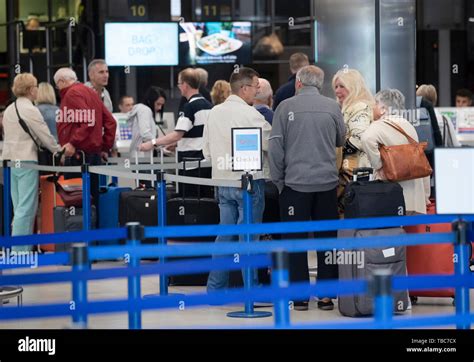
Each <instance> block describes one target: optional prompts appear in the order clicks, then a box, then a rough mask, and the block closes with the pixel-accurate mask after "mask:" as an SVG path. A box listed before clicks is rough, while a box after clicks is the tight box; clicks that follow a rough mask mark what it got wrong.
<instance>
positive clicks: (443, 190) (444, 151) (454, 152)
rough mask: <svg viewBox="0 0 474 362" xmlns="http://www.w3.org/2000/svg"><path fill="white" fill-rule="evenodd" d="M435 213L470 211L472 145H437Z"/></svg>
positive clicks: (473, 179) (473, 181) (472, 197)
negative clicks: (451, 146)
mask: <svg viewBox="0 0 474 362" xmlns="http://www.w3.org/2000/svg"><path fill="white" fill-rule="evenodd" d="M435 165H436V177H435V183H436V212H437V213H438V214H474V187H473V185H474V148H437V149H435Z"/></svg>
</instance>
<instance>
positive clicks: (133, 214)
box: [119, 189, 158, 244]
mask: <svg viewBox="0 0 474 362" xmlns="http://www.w3.org/2000/svg"><path fill="white" fill-rule="evenodd" d="M129 222H139V223H140V224H142V225H143V226H158V193H157V192H156V191H155V190H145V189H143V190H139V189H138V190H133V191H126V192H122V193H120V198H119V224H120V226H125V225H126V224H127V223H129ZM143 243H144V244H157V243H158V241H157V239H154V238H151V239H145V240H144V241H143Z"/></svg>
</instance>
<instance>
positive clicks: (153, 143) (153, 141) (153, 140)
mask: <svg viewBox="0 0 474 362" xmlns="http://www.w3.org/2000/svg"><path fill="white" fill-rule="evenodd" d="M151 144H152V145H153V147H156V138H153V139H152V140H151Z"/></svg>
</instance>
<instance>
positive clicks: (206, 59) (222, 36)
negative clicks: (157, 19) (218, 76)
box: [179, 22, 252, 65]
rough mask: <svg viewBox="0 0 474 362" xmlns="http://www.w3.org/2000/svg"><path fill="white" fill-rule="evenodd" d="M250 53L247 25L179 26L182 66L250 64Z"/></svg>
mask: <svg viewBox="0 0 474 362" xmlns="http://www.w3.org/2000/svg"><path fill="white" fill-rule="evenodd" d="M251 52H252V23H250V22H207V23H180V24H179V56H180V64H181V65H202V64H222V63H224V64H249V63H251V54H252V53H251Z"/></svg>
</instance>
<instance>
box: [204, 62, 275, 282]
mask: <svg viewBox="0 0 474 362" xmlns="http://www.w3.org/2000/svg"><path fill="white" fill-rule="evenodd" d="M258 78H259V75H258V73H257V72H256V71H255V70H253V69H250V68H240V69H238V72H234V73H233V74H232V76H231V78H230V86H231V88H232V95H231V96H230V97H229V98H227V100H226V101H225V102H224V103H222V104H220V105H218V106H216V107H214V108H213V109H212V110H211V113H210V114H209V118H208V121H207V124H206V126H205V127H204V144H203V154H204V157H205V158H206V159H207V160H211V161H212V178H213V179H218V180H240V179H241V177H242V174H243V173H242V172H235V171H232V162H229V161H231V160H232V141H231V136H232V128H261V129H262V149H263V151H264V159H265V158H266V157H265V156H266V151H267V150H268V138H269V136H270V132H271V129H272V127H271V125H270V124H269V123H268V122H267V121H266V120H265V118H264V117H263V116H262V115H261V114H260V113H259V112H258V111H257V110H256V109H255V108H254V107H252V106H251V104H253V101H254V99H255V96H256V95H257V93H258V89H259V80H258ZM265 170H267V177H268V176H269V174H268V167H265V166H264V171H258V172H255V173H254V174H253V179H254V182H253V193H252V206H253V213H252V216H253V223H261V222H262V216H263V210H264V208H265ZM218 198H219V209H220V219H221V222H220V223H221V225H222V224H224V225H229V224H241V223H243V219H244V215H243V208H244V205H243V203H244V200H243V191H242V190H241V189H240V188H235V187H219V188H218ZM236 239H237V236H218V237H217V239H216V242H225V241H235V240H236ZM254 281H256V273H255V275H254ZM228 285H229V272H228V271H212V272H211V273H210V274H209V279H208V281H207V290H208V291H213V290H217V289H223V288H227V287H228Z"/></svg>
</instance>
